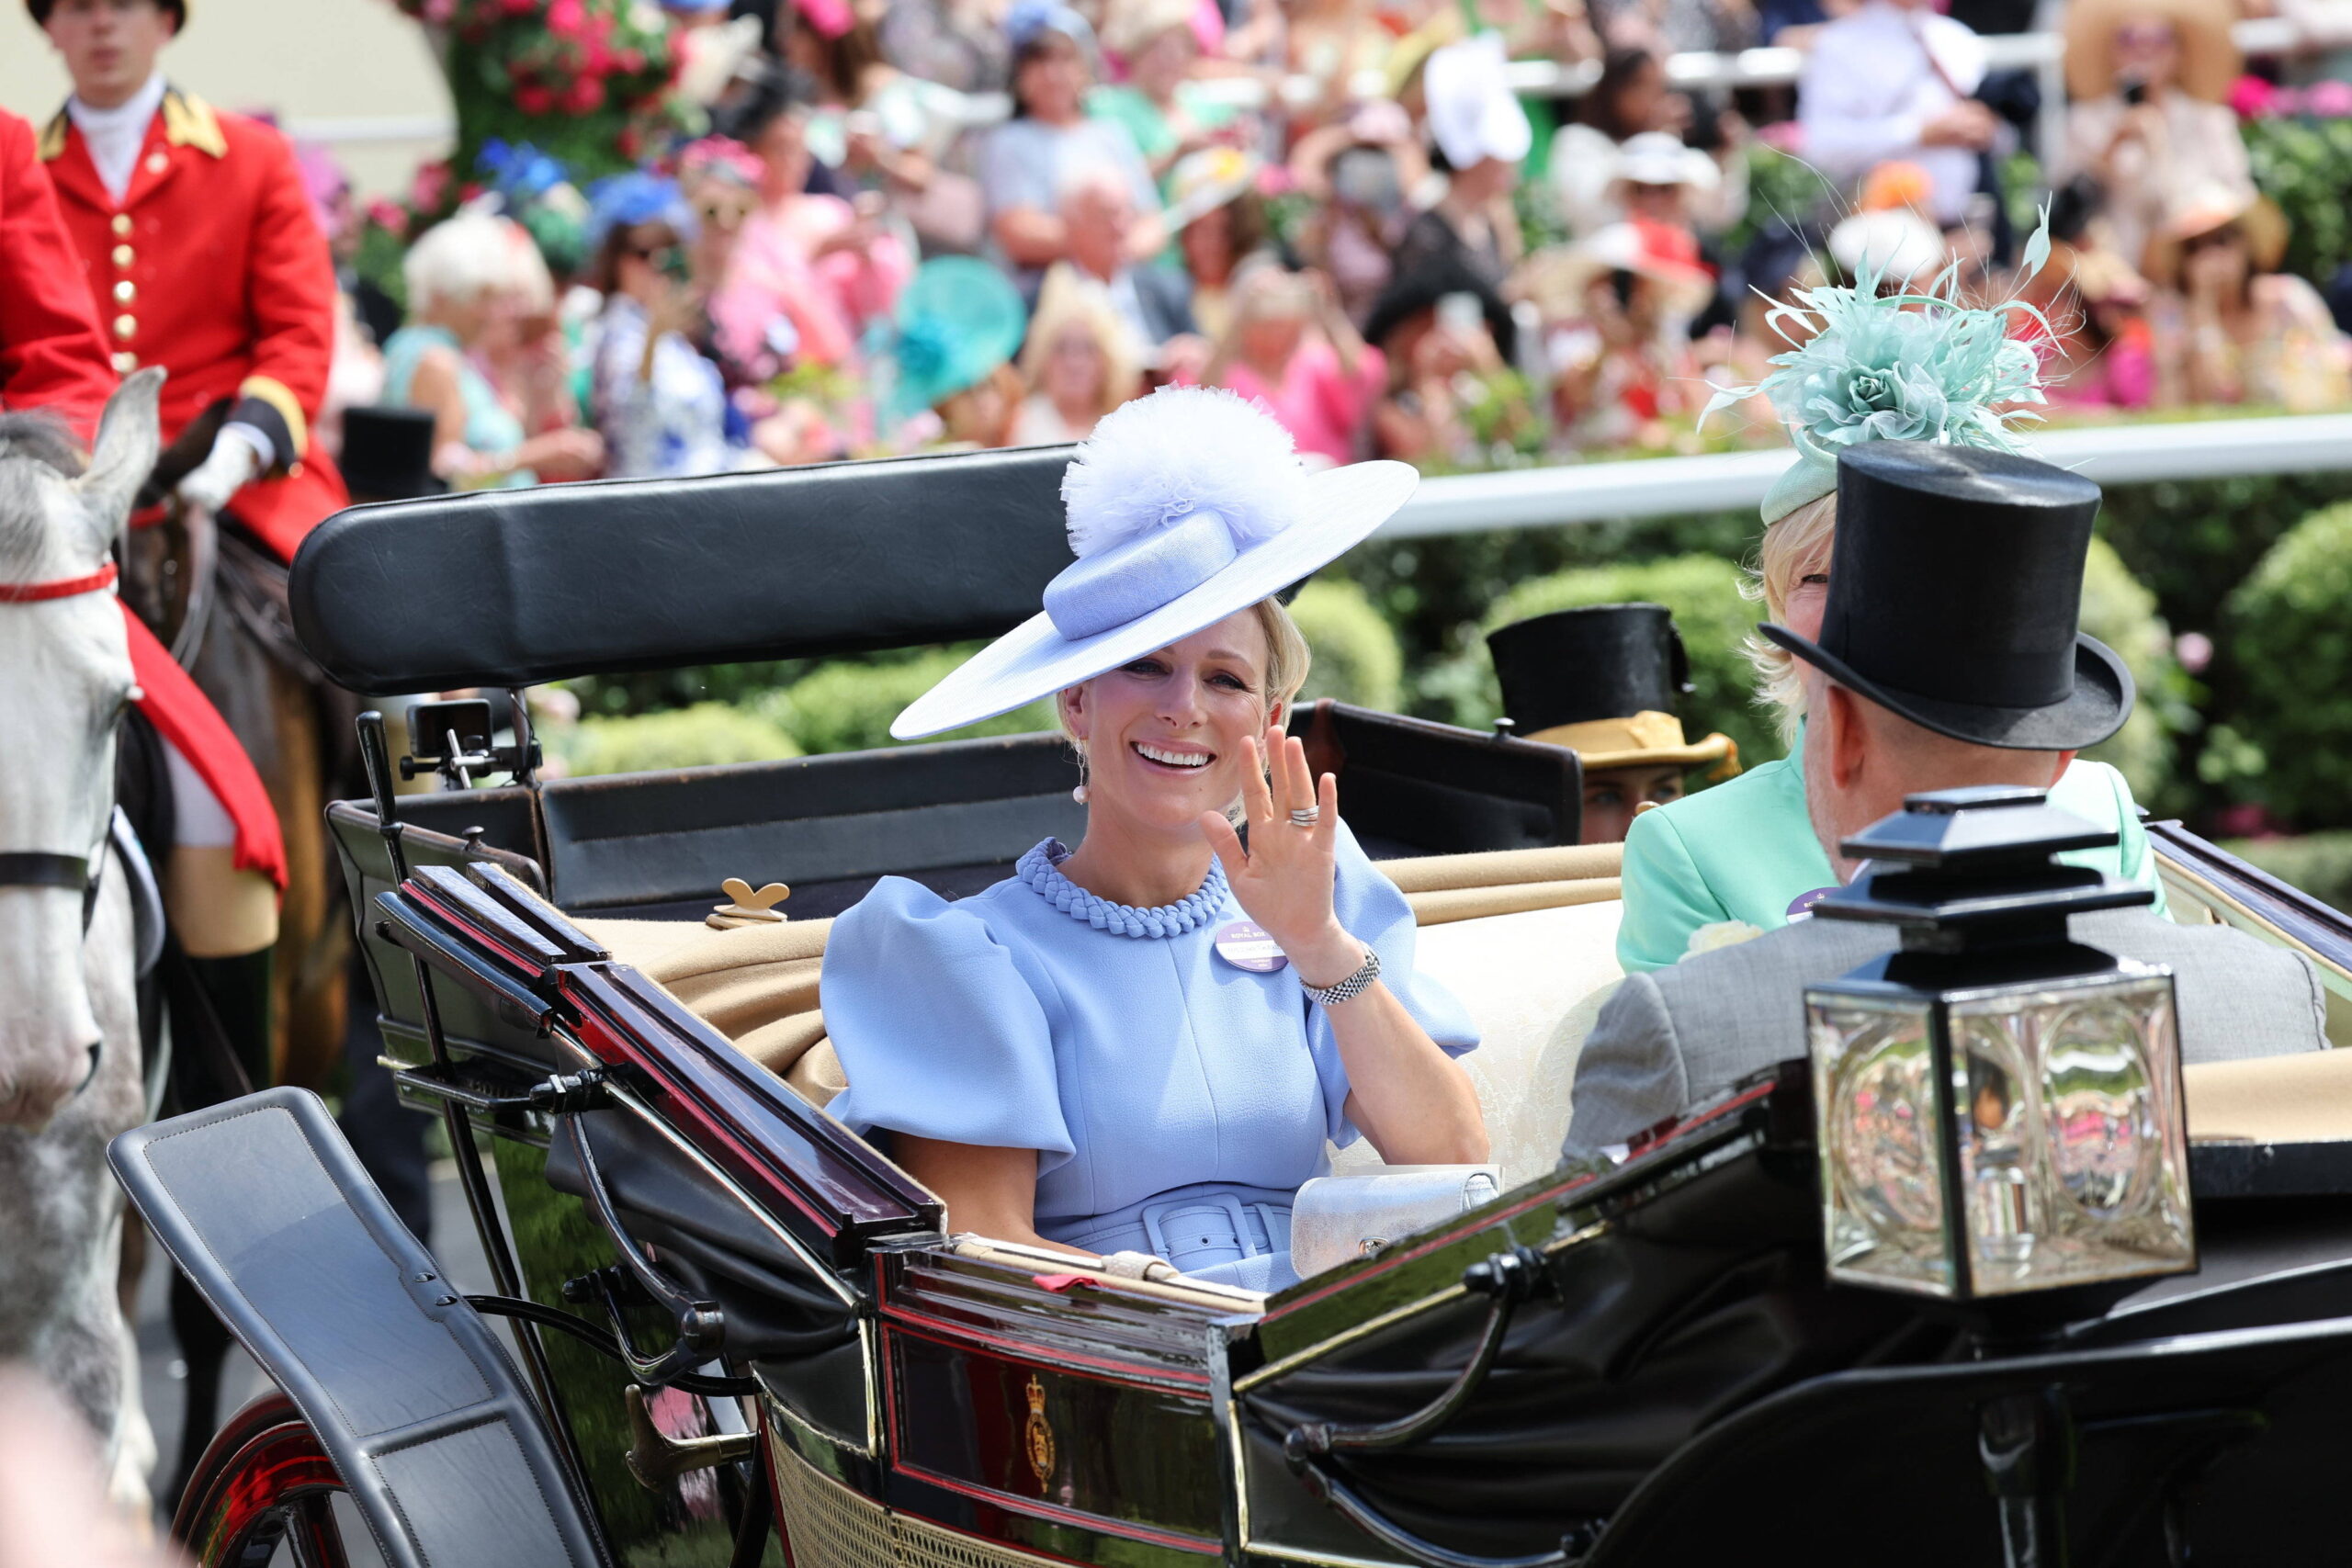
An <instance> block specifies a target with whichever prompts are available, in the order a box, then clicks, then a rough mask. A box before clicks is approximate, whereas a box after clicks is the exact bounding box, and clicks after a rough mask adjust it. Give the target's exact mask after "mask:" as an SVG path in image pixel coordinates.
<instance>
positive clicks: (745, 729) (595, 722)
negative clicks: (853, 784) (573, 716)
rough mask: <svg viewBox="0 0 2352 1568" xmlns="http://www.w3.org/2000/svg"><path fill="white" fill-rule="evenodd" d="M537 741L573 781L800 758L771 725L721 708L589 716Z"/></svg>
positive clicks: (705, 705) (797, 749)
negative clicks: (716, 763) (781, 758)
mask: <svg viewBox="0 0 2352 1568" xmlns="http://www.w3.org/2000/svg"><path fill="white" fill-rule="evenodd" d="M541 736H542V739H543V740H544V742H545V744H546V746H547V748H548V751H549V752H550V753H551V754H552V755H553V756H555V757H556V758H558V759H560V761H562V763H563V769H564V772H565V773H567V774H568V775H570V776H571V777H573V778H584V777H587V776H589V775H591V774H595V773H650V772H653V771H655V770H658V769H662V768H695V767H701V766H703V765H705V764H707V763H711V762H764V761H772V760H774V759H775V758H779V757H797V756H799V755H800V752H801V748H800V747H799V746H797V745H796V744H794V743H793V739H792V737H791V736H789V735H787V734H786V733H785V731H784V728H783V727H782V726H780V725H778V724H776V723H775V721H774V720H773V719H770V718H766V717H764V716H762V715H760V714H758V713H755V712H753V711H752V710H750V709H747V708H741V707H735V706H732V705H729V704H726V703H696V704H695V705H693V706H692V707H683V708H667V709H664V710H662V711H661V712H658V713H643V714H631V715H628V716H617V717H616V716H607V715H602V714H592V715H590V716H588V717H586V718H583V719H582V720H581V721H580V722H579V723H577V724H574V725H567V726H564V727H561V728H554V727H550V728H546V729H544V730H542V731H541Z"/></svg>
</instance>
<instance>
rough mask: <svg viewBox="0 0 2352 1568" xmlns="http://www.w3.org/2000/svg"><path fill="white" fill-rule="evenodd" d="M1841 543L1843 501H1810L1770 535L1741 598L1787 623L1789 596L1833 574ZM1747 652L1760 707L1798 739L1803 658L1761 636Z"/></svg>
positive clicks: (1768, 530)
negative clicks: (1833, 551)
mask: <svg viewBox="0 0 2352 1568" xmlns="http://www.w3.org/2000/svg"><path fill="white" fill-rule="evenodd" d="M1837 537H1838V497H1837V496H1836V494H1834V493H1832V494H1829V495H1825V496H1823V497H1821V498H1820V499H1819V500H1817V501H1808V502H1805V503H1804V505H1803V506H1800V507H1798V508H1797V509H1796V510H1795V511H1794V512H1792V513H1789V514H1788V515H1787V516H1785V517H1783V518H1781V520H1780V521H1779V522H1777V523H1772V524H1769V525H1766V527H1765V529H1764V540H1763V543H1761V544H1759V545H1758V546H1757V547H1756V565H1755V566H1754V567H1753V568H1752V569H1750V570H1749V571H1748V574H1747V581H1746V582H1745V583H1743V584H1742V585H1741V592H1743V593H1745V594H1746V595H1747V597H1748V598H1749V599H1760V600H1762V601H1763V602H1764V616H1765V619H1767V620H1770V621H1774V622H1785V619H1786V617H1787V615H1788V611H1789V595H1790V594H1791V593H1792V592H1795V590H1796V586H1797V584H1798V583H1799V582H1801V581H1804V579H1805V578H1807V577H1809V576H1811V575H1812V574H1813V573H1815V572H1817V571H1827V570H1829V555H1830V547H1831V546H1832V545H1833V544H1834V543H1835V542H1836V540H1837ZM1741 651H1742V652H1744V653H1746V654H1747V661H1748V663H1750V664H1752V665H1754V666H1755V668H1756V701H1757V704H1758V706H1761V707H1764V708H1767V709H1770V710H1775V711H1774V712H1773V722H1774V723H1775V725H1776V726H1778V728H1779V729H1780V732H1781V740H1783V741H1784V742H1785V741H1793V740H1794V739H1796V733H1797V722H1798V721H1799V720H1800V719H1802V718H1804V670H1805V667H1804V664H1803V663H1802V662H1800V661H1799V660H1798V659H1797V656H1796V655H1795V654H1793V653H1791V652H1790V651H1789V650H1788V649H1785V648H1782V647H1781V646H1780V645H1779V644H1777V643H1773V642H1769V641H1767V640H1765V638H1764V637H1762V636H1761V635H1760V634H1758V633H1756V632H1750V633H1748V634H1747V642H1746V643H1745V644H1744V645H1742V648H1741Z"/></svg>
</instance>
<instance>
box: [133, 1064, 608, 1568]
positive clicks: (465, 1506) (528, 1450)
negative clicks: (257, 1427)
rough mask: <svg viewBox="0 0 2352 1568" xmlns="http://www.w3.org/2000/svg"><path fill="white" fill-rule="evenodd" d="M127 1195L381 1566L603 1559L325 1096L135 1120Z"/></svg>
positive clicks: (520, 1409) (542, 1438)
mask: <svg viewBox="0 0 2352 1568" xmlns="http://www.w3.org/2000/svg"><path fill="white" fill-rule="evenodd" d="M108 1157H109V1158H110V1159H111V1160H112V1161H113V1164H114V1168H115V1173H116V1175H118V1176H119V1177H120V1178H121V1179H122V1184H123V1187H124V1188H125V1189H126V1190H128V1191H129V1192H130V1201H132V1202H133V1203H134V1204H136V1205H137V1206H138V1209H139V1212H140V1213H141V1214H142V1215H144V1216H145V1217H146V1220H147V1224H148V1225H149V1227H150V1228H152V1229H153V1232H154V1233H155V1235H156V1238H157V1239H158V1240H159V1241H161V1242H162V1243H163V1244H164V1248H165V1249H166V1250H167V1251H169V1252H170V1253H171V1255H172V1258H173V1259H174V1260H175V1262H177V1263H178V1264H179V1266H180V1268H181V1269H182V1270H184V1271H185V1272H186V1273H187V1277H188V1278H189V1280H192V1281H194V1283H195V1285H196V1288H197V1289H198V1291H199V1292H202V1293H203V1296H204V1299H205V1300H206V1301H207V1302H208V1303H210V1305H211V1307H212V1310H213V1311H214V1312H215V1313H217V1314H219V1315H220V1321H221V1322H222V1323H224V1324H225V1325H228V1328H229V1331H230V1332H231V1333H232V1334H234V1335H235V1336H236V1337H237V1339H238V1341H239V1342H240V1343H242V1344H243V1346H244V1348H246V1349H247V1350H248V1351H250V1352H251V1353H252V1355H253V1358H254V1360H256V1361H258V1362H259V1363H261V1366H262V1369H263V1370H264V1371H266V1372H268V1373H269V1375H270V1376H271V1377H273V1378H275V1379H276V1380H277V1384H278V1386H279V1387H280V1388H282V1389H284V1390H285V1391H286V1393H287V1395H288V1397H289V1398H291V1399H292V1400H293V1401H294V1404H295V1405H296V1406H297V1407H298V1408H299V1409H300V1411H301V1413H302V1416H303V1418H304V1419H305V1420H307V1421H308V1422H309V1423H310V1425H311V1429H312V1430H313V1431H315V1432H316V1433H317V1434H318V1437H319V1439H320V1442H321V1443H322V1445H323V1446H324V1448H325V1450H326V1451H327V1453H328V1454H329V1455H330V1456H331V1457H332V1458H333V1459H334V1464H335V1470H336V1472H337V1473H338V1474H339V1475H340V1476H341V1478H342V1480H343V1483H344V1485H345V1487H346V1488H347V1489H348V1490H349V1492H350V1494H351V1499H352V1501H353V1502H354V1503H355V1504H356V1505H357V1506H358V1508H359V1511H360V1513H361V1514H362V1515H363V1516H364V1517H366V1518H367V1520H368V1529H370V1530H371V1531H372V1532H373V1533H374V1535H375V1538H376V1542H377V1545H378V1547H379V1550H380V1551H382V1554H383V1557H384V1561H385V1562H387V1563H388V1564H390V1565H391V1568H468V1565H471V1564H481V1565H482V1568H597V1565H598V1564H600V1563H601V1562H603V1558H602V1556H601V1554H600V1553H599V1551H598V1549H597V1546H596V1544H595V1538H594V1532H593V1530H592V1529H590V1527H589V1526H588V1524H587V1522H586V1520H585V1518H584V1517H583V1516H582V1511H581V1508H580V1506H579V1503H578V1502H577V1500H576V1499H575V1498H574V1497H573V1496H572V1495H571V1489H570V1487H569V1486H568V1485H567V1484H566V1483H565V1480H564V1475H563V1470H562V1467H561V1465H560V1463H559V1461H558V1460H557V1457H556V1451H555V1449H554V1447H553V1445H552V1444H551V1443H550V1441H549V1440H548V1434H547V1432H546V1430H545V1429H544V1428H543V1427H542V1426H541V1425H540V1418H539V1414H538V1411H537V1407H536V1406H535V1405H534V1404H532V1403H531V1401H530V1399H529V1398H528V1396H527V1395H526V1393H525V1392H524V1388H523V1383H522V1380H521V1379H520V1378H519V1377H518V1376H517V1374H516V1372H515V1367H514V1364H513V1363H512V1362H510V1361H509V1360H508V1359H507V1358H506V1353H505V1350H504V1348H503V1347H501V1346H500V1344H499V1343H498V1340H497V1339H496V1338H495V1337H493V1336H492V1333H491V1331H490V1328H489V1326H488V1325H486V1324H484V1323H483V1321H482V1319H481V1315H480V1314H477V1313H476V1312H475V1311H474V1309H473V1308H472V1307H471V1306H469V1305H468V1304H467V1303H466V1301H465V1298H464V1297H463V1296H462V1295H461V1294H460V1293H458V1291H457V1290H456V1288H455V1287H454V1286H452V1285H450V1284H449V1283H448V1282H447V1280H443V1279H442V1278H441V1277H440V1265H439V1264H437V1263H435V1261H434V1259H433V1255H432V1254H431V1253H429V1252H427V1251H425V1249H424V1246H423V1245H422V1244H421V1243H419V1242H418V1241H417V1239H416V1237H415V1236H413V1235H410V1234H409V1231H408V1229H407V1227H405V1226H404V1225H402V1224H401V1222H400V1220H399V1219H398V1218H397V1217H395V1216H394V1214H393V1213H392V1209H391V1205H390V1203H389V1202H387V1201H385V1198H384V1195H383V1193H382V1192H381V1191H379V1190H378V1189H377V1187H376V1184H375V1182H374V1181H373V1180H371V1179H369V1178H368V1173H367V1172H366V1171H365V1170H363V1169H362V1168H360V1165H359V1161H358V1159H357V1157H356V1156H354V1155H353V1154H352V1152H351V1145H349V1144H348V1143H346V1142H345V1140H344V1136H343V1133H342V1131H341V1130H340V1129H339V1128H337V1127H336V1126H335V1124H334V1119H333V1118H332V1117H331V1116H329V1115H328V1113H327V1108H326V1106H325V1104H324V1102H322V1100H320V1099H319V1097H318V1096H317V1095H314V1094H311V1093H310V1092H309V1091H308V1090H305V1089H265V1090H263V1091H262V1092H261V1093H259V1094H249V1095H246V1096H244V1097H243V1098H242V1099H239V1100H228V1101H225V1102H224V1103H222V1104H220V1105H215V1106H212V1107H210V1108H209V1109H207V1110H203V1111H192V1112H190V1113H189V1114H187V1115H185V1116H176V1117H174V1118H173V1119H172V1120H170V1121H168V1122H155V1123H153V1125H150V1126H145V1127H140V1128H136V1129H134V1130H132V1131H130V1132H128V1133H125V1134H122V1135H121V1136H120V1137H119V1138H117V1139H116V1140H115V1141H114V1144H113V1145H112V1147H111V1148H110V1149H109V1150H108Z"/></svg>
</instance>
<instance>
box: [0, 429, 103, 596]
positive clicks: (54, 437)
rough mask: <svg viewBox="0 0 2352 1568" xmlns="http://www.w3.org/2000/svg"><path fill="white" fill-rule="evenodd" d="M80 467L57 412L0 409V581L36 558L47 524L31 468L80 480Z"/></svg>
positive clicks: (70, 436) (70, 435)
mask: <svg viewBox="0 0 2352 1568" xmlns="http://www.w3.org/2000/svg"><path fill="white" fill-rule="evenodd" d="M83 467H84V465H83V462H82V453H81V449H80V448H79V447H78V446H75V445H74V433H73V432H72V431H70V430H68V429H67V428H66V427H65V422H64V421H62V420H61V419H59V418H58V417H57V416H56V415H55V414H53V413H51V412H49V411H48V410H46V409H33V410H28V411H27V412H21V413H0V579H5V578H6V577H9V576H13V575H15V574H16V573H17V571H18V570H21V569H22V568H23V566H24V565H25V563H26V562H28V561H29V560H31V559H33V558H35V557H36V555H37V554H38V553H39V551H40V545H41V539H42V536H43V533H44V530H45V529H46V527H47V526H48V519H47V517H46V516H44V515H43V513H42V511H41V508H40V492H39V490H38V486H39V484H40V480H39V479H38V478H37V477H36V475H35V472H34V469H35V468H48V469H50V470H51V471H52V472H54V473H56V474H58V475H60V476H61V477H62V478H65V479H80V478H81V477H82V470H83Z"/></svg>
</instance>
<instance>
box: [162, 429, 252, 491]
mask: <svg viewBox="0 0 2352 1568" xmlns="http://www.w3.org/2000/svg"><path fill="white" fill-rule="evenodd" d="M263 461H264V454H263V452H262V450H261V447H260V445H259V444H258V443H256V442H255V441H254V438H253V436H252V435H250V434H246V431H245V429H244V427H243V425H236V424H227V425H223V426H221V427H220V434H218V435H216V436H214V437H213V438H212V450H211V452H210V454H209V455H208V456H207V457H205V459H204V461H203V462H201V463H198V465H197V466H196V467H195V468H191V469H189V470H188V472H187V476H186V477H185V478H183V479H181V480H180V482H179V486H178V491H179V498H180V499H181V500H182V501H184V502H187V504H188V505H190V506H194V507H200V508H202V509H203V510H204V511H206V512H218V511H220V509H221V508H222V507H224V506H226V505H228V504H229V498H230V497H231V496H232V495H234V494H236V493H237V492H238V491H241V490H243V488H244V487H245V486H246V485H247V484H248V483H250V482H252V480H253V478H254V475H256V474H258V473H260V472H261V470H262V464H263Z"/></svg>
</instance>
